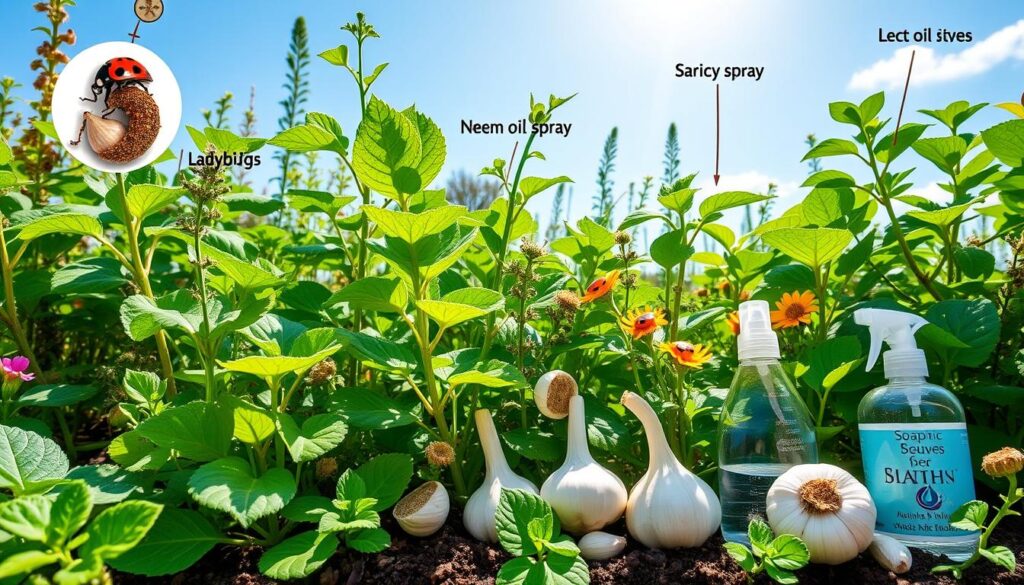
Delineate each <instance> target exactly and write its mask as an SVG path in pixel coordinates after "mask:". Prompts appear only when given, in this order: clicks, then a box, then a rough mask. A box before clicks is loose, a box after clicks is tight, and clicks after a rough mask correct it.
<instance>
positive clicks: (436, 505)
mask: <svg viewBox="0 0 1024 585" xmlns="http://www.w3.org/2000/svg"><path fill="white" fill-rule="evenodd" d="M450 507H451V503H450V501H449V498H448V490H446V489H445V488H444V485H442V484H441V482H438V481H428V482H426V483H424V484H423V485H421V486H419V487H417V488H416V489H414V490H412V491H411V492H409V493H408V494H406V495H405V497H404V498H402V499H401V500H399V501H398V503H397V504H395V508H394V510H393V511H392V512H391V514H392V515H393V516H394V517H395V520H397V521H398V525H399V526H401V527H402V530H404V531H406V532H407V533H409V534H411V535H412V536H430V535H431V534H433V533H435V532H437V531H438V530H440V529H441V527H442V526H444V522H445V520H447V519H448V511H449V509H450Z"/></svg>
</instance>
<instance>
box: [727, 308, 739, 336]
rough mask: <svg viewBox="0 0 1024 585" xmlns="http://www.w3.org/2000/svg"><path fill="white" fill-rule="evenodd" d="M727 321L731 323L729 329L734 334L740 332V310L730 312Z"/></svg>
mask: <svg viewBox="0 0 1024 585" xmlns="http://www.w3.org/2000/svg"><path fill="white" fill-rule="evenodd" d="M725 322H726V323H728V324H729V330H730V331H732V334H733V335H739V334H740V312H739V311H733V312H732V313H729V316H728V317H726V318H725Z"/></svg>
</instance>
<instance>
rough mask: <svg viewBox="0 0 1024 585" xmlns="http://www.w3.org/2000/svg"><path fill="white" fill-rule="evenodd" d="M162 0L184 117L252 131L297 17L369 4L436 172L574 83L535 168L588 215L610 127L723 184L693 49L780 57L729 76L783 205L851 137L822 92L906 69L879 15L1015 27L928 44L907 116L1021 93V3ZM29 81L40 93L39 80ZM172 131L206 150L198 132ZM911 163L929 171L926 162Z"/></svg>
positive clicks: (389, 75) (844, 90) (486, 155)
mask: <svg viewBox="0 0 1024 585" xmlns="http://www.w3.org/2000/svg"><path fill="white" fill-rule="evenodd" d="M165 1H166V4H167V7H166V14H165V16H164V17H163V18H162V19H161V20H160V21H158V22H157V23H155V24H150V25H143V26H142V27H141V29H140V34H141V36H142V38H141V39H140V40H139V41H138V42H140V43H141V44H143V45H145V46H147V47H148V48H150V49H151V50H153V51H155V52H156V53H158V54H159V55H161V56H162V57H163V58H164V60H165V61H166V62H167V63H168V65H170V67H171V69H172V70H174V71H175V73H176V76H177V79H178V83H179V84H180V86H181V88H182V94H183V99H184V108H183V109H184V116H183V118H184V120H183V121H184V122H185V123H188V124H192V125H200V124H201V122H202V119H201V116H200V113H199V111H200V109H201V108H204V107H210V106H211V104H212V103H213V101H214V100H215V99H216V98H218V97H219V96H220V95H221V94H223V93H224V92H225V91H232V92H233V93H234V94H235V96H236V109H235V110H234V111H233V113H234V114H235V117H234V118H233V122H232V125H233V126H234V125H237V123H238V121H239V114H240V111H241V109H242V106H243V104H244V103H245V101H246V100H247V98H248V92H249V88H250V86H255V87H256V101H257V115H258V118H259V122H258V130H259V135H261V136H269V135H272V134H273V133H274V132H275V131H276V129H277V124H276V119H277V117H278V116H279V115H280V108H279V106H278V105H277V102H278V101H279V100H280V99H281V98H282V97H283V89H282V88H281V84H282V81H283V78H284V74H285V64H284V55H285V51H286V49H287V45H288V35H289V32H290V29H291V26H292V23H293V21H294V19H295V17H297V16H299V15H304V16H305V17H306V18H307V23H308V26H309V36H310V46H311V49H312V52H313V53H314V55H315V54H316V53H318V52H320V51H322V50H324V49H328V48H331V47H334V46H336V45H338V44H340V43H348V42H349V41H350V37H349V35H348V33H346V32H344V31H341V30H340V29H339V28H338V27H339V26H340V25H341V24H343V23H345V22H347V21H349V20H351V19H352V18H353V15H354V13H355V12H356V11H357V10H362V11H365V12H366V13H367V18H368V19H369V21H370V22H372V23H373V24H374V25H375V26H376V28H377V30H378V32H379V33H380V34H381V36H382V38H381V39H378V40H374V41H371V42H370V43H369V44H368V47H367V60H368V62H369V63H371V64H375V63H378V62H382V61H388V62H389V63H390V66H389V68H388V69H387V71H386V72H385V73H384V74H383V76H382V77H381V79H380V81H379V82H378V83H377V84H376V86H375V92H376V93H377V94H378V95H379V96H380V97H382V98H383V99H384V100H385V101H388V102H389V103H391V104H393V105H395V106H398V107H404V106H407V105H409V104H412V103H415V104H416V105H417V107H418V108H419V109H420V110H421V111H423V112H425V113H426V114H428V115H429V116H431V117H432V118H434V120H435V121H436V122H437V123H438V124H439V125H440V126H441V128H442V130H443V131H444V132H445V134H446V136H447V141H448V159H447V163H446V165H445V168H444V170H443V171H442V174H441V177H440V180H443V179H444V178H446V177H447V176H448V175H449V174H450V173H451V172H453V171H455V170H457V169H460V168H462V169H467V170H470V171H473V172H475V171H477V170H479V169H480V168H481V167H482V166H484V165H487V164H489V163H490V161H491V160H492V159H493V158H494V157H496V156H502V157H507V156H508V154H509V152H510V151H511V149H512V145H513V144H514V142H515V140H516V138H517V137H514V136H470V135H460V133H459V123H460V120H461V119H464V118H466V119H470V118H471V119H473V120H476V121H507V120H514V119H518V118H520V117H521V116H522V115H523V114H524V113H525V112H526V108H527V106H528V100H529V94H530V92H534V93H535V94H537V95H540V96H547V95H548V94H549V93H554V94H557V95H567V94H571V93H574V92H578V93H579V96H578V97H577V98H576V99H574V100H573V101H572V102H570V103H569V104H568V105H566V106H564V108H563V110H562V111H561V112H560V113H559V118H560V119H561V120H563V121H566V122H571V123H572V124H573V128H572V133H571V135H570V136H569V137H568V138H559V137H551V138H545V139H543V140H541V141H538V143H537V146H538V148H539V149H540V150H542V151H543V152H544V153H545V155H547V161H546V162H533V163H531V164H532V167H531V168H530V169H528V174H532V175H538V176H555V175H568V176H570V177H572V178H573V179H574V180H575V181H576V188H575V191H576V193H575V198H574V209H573V210H572V214H573V216H574V217H580V216H582V215H585V214H586V213H588V212H589V207H590V198H591V196H592V194H593V193H594V192H595V186H594V181H595V175H596V166H597V162H598V158H599V156H600V152H601V146H602V143H603V141H604V138H605V136H606V135H607V134H608V132H609V130H610V129H611V128H612V127H613V126H618V128H619V134H620V139H619V157H618V161H617V165H616V169H615V173H614V175H613V178H614V180H615V185H616V191H617V192H621V191H624V190H625V188H626V187H627V185H628V183H629V182H630V181H637V182H639V180H640V179H641V178H642V177H643V176H644V175H654V176H655V177H658V176H660V175H661V166H662V165H661V160H662V150H663V144H664V139H665V131H666V129H667V126H668V124H669V122H672V121H674V122H676V123H677V124H678V125H679V128H680V131H681V139H682V159H683V162H682V169H683V170H684V172H694V171H699V172H700V173H701V177H702V178H703V180H704V181H707V182H710V176H711V175H712V173H713V169H714V158H713V157H714V83H712V82H710V81H707V80H681V79H677V78H675V77H674V75H673V74H674V67H675V64H676V63H678V62H682V63H686V64H698V63H705V64H714V65H726V66H728V65H743V66H763V67H765V73H764V77H763V78H762V80H761V81H759V82H752V81H721V84H722V87H721V92H722V118H723V120H722V147H721V148H722V162H721V173H722V175H723V179H722V186H723V188H726V189H727V188H743V189H763V184H764V183H767V181H768V180H773V181H775V182H777V183H779V184H780V185H782V194H783V196H784V198H783V199H784V201H783V202H781V206H782V207H785V206H788V204H789V203H792V202H795V201H798V200H799V199H800V197H801V193H800V191H799V190H798V189H797V185H799V184H800V182H801V181H802V179H803V177H804V176H805V175H806V172H807V169H806V166H805V165H804V164H802V163H801V162H800V159H801V158H802V156H803V154H804V153H805V151H806V147H805V145H804V144H803V140H804V138H805V137H806V135H807V134H808V133H809V132H814V133H816V134H817V135H818V136H819V138H825V137H829V136H843V135H845V134H846V131H845V130H844V129H843V128H841V127H839V126H838V125H837V124H835V123H833V122H832V121H831V120H830V119H829V117H828V111H827V103H828V102H829V101H834V100H857V101H859V100H860V99H862V98H863V97H865V96H866V95H868V94H870V93H873V91H871V90H869V89H868V87H869V86H871V85H872V84H874V85H881V86H882V88H884V89H889V88H888V87H887V86H886V82H887V81H886V80H887V79H890V78H891V77H892V75H891V73H892V70H899V69H900V68H901V67H902V68H904V69H905V66H903V65H902V61H903V60H904V59H903V58H902V57H901V55H899V54H897V55H895V56H894V52H895V51H896V50H897V49H899V48H900V47H903V46H905V45H893V44H880V43H879V42H878V40H877V35H878V33H877V31H878V28H879V27H883V28H885V29H887V30H888V29H904V28H909V29H911V30H915V29H919V28H922V27H925V26H932V27H934V28H938V27H946V28H950V29H954V30H964V31H970V32H972V33H973V35H974V39H975V42H974V43H973V44H974V45H978V44H979V43H981V42H983V41H985V39H987V38H989V37H990V36H991V35H993V33H996V32H997V31H1000V30H1002V29H1006V28H1007V27H1011V26H1014V25H1017V28H1016V29H1015V30H1011V31H1009V32H1006V31H1004V33H1003V34H1002V37H999V38H997V39H996V40H995V41H992V42H990V43H989V44H988V45H986V46H985V47H983V49H984V50H982V51H975V54H971V53H966V54H962V55H952V57H950V54H954V53H960V52H961V51H964V49H968V48H969V47H970V46H971V45H966V44H953V45H945V44H932V45H928V46H927V47H926V48H925V49H926V50H925V54H923V55H922V53H921V52H920V51H919V56H918V57H919V62H920V63H921V74H922V79H923V80H924V83H920V84H916V85H915V86H913V87H912V88H911V91H910V95H909V98H908V103H907V110H908V112H911V113H910V114H909V118H910V119H919V118H921V116H920V115H919V114H916V112H915V110H917V109H920V108H933V107H942V106H944V105H946V104H947V103H949V102H950V101H952V100H955V99H967V100H970V101H971V102H978V101H987V102H992V103H997V102H1004V101H1011V100H1016V99H1018V97H1019V96H1020V93H1021V91H1022V89H1024V84H1022V82H1021V80H1022V79H1024V76H1022V72H1024V31H1022V30H1021V29H1024V22H1022V20H1021V19H1022V18H1024V10H1022V7H1021V5H1020V2H1019V1H1018V0H1003V1H988V2H984V3H983V4H982V3H971V4H970V5H968V4H965V3H963V2H959V1H954V0H946V1H943V2H937V1H926V0H904V1H901V2H891V1H878V0H871V1H860V2H847V3H840V2H834V1H830V2H821V1H811V0H803V1H792V0H789V1H782V0H759V1H753V0H748V1H742V2H741V1H735V0H734V1H719V2H681V1H668V0H666V1H654V0H634V1H629V2H627V1H612V0H560V1H558V2H551V1H546V2H545V1H540V0H522V1H519V2H501V3H498V2H480V1H470V0H458V1H446V2H424V1H422V0H420V1H415V0H387V1H376V2H369V1H362V2H351V1H338V2H326V1H323V0H292V1H289V2H279V1H273V2H271V1H268V0H252V1H249V2H242V1H240V0H232V1H222V2H206V1H203V2H201V1H199V0H165ZM14 4H15V3H14V2H13V0H4V6H3V9H2V10H3V16H4V20H5V21H6V26H5V27H4V28H5V34H4V35H3V36H2V37H0V75H10V76H14V77H16V78H18V79H19V80H20V81H22V82H23V83H24V84H25V85H26V86H30V82H31V79H32V75H31V73H30V72H29V70H28V63H29V61H30V60H31V59H32V58H33V56H34V47H35V45H36V44H37V43H38V40H39V35H38V33H34V32H31V31H30V29H31V28H32V27H34V26H37V25H38V24H40V19H39V15H38V14H37V13H35V12H34V11H33V10H32V8H31V4H32V3H31V2H29V1H28V0H19V1H18V2H17V6H15V5H14ZM131 4H132V2H130V1H129V0H119V1H117V2H113V1H107V0H103V1H101V0H79V6H77V7H75V8H72V9H71V22H70V25H71V27H72V28H74V29H75V31H76V32H77V33H78V38H79V41H78V45H76V47H74V48H73V50H72V51H71V52H72V53H76V52H77V51H79V50H81V49H83V48H85V47H87V46H89V45H92V44H94V43H98V42H103V41H108V40H127V33H128V32H130V31H131V29H132V27H133V26H134V25H135V17H134V14H133V12H132V9H131ZM922 57H925V59H923V60H922ZM944 57H945V58H946V60H945V61H942V59H943V58H944ZM887 60H892V61H893V62H892V63H886V61H887ZM876 64H877V65H876ZM873 65H875V66H876V72H875V73H874V74H866V75H867V76H868V77H869V78H871V79H868V80H867V81H865V80H864V77H863V76H862V77H861V78H860V81H859V82H858V83H857V84H853V85H851V80H852V79H853V78H854V74H855V73H857V72H858V71H864V70H868V69H869V68H871V67H872V66H873ZM886 71H888V72H889V73H890V75H889V76H888V77H887V76H886ZM944 72H949V74H945V73H944ZM311 73H312V85H311V92H312V93H311V97H310V100H309V103H308V104H307V105H306V109H307V110H311V111H325V112H328V113H331V114H332V115H334V116H336V117H337V118H338V119H339V120H340V121H341V123H342V125H343V127H344V128H345V129H346V130H347V131H348V132H349V133H351V134H353V135H354V132H355V124H356V120H357V114H358V97H357V94H356V91H355V87H354V84H353V82H352V80H351V78H350V77H349V76H348V74H347V72H345V71H343V70H341V69H338V68H335V67H332V66H330V65H328V64H327V63H326V62H323V61H322V60H320V59H319V58H316V57H314V60H313V65H312V70H311ZM897 77H898V75H897ZM872 79H874V81H872ZM855 86H856V87H855ZM29 89H30V87H29ZM21 91H22V92H23V93H22V95H23V96H24V97H31V94H29V93H28V92H27V91H26V88H22V90H21ZM888 98H889V99H888V103H887V106H886V110H885V112H884V113H885V114H886V115H891V116H892V117H895V115H896V109H897V108H898V101H899V91H898V90H892V91H891V93H889V96H888ZM1005 118H1006V115H1005V113H1004V112H1002V111H1000V110H995V109H987V110H985V111H984V112H982V113H981V114H979V115H978V116H977V118H976V125H974V126H972V129H979V128H985V127H987V126H989V125H991V124H994V123H996V122H998V121H1001V120H1003V119H1005ZM175 145H176V148H180V147H185V148H188V147H191V143H190V142H189V141H188V138H187V136H186V134H185V133H184V130H183V129H182V131H181V132H180V133H179V136H178V139H177V141H176V143H175ZM269 155H270V152H269V151H264V156H263V166H262V167H260V168H259V169H258V170H257V171H256V173H255V175H254V177H255V179H256V184H257V187H256V190H257V191H259V190H261V188H262V184H264V183H265V182H266V181H267V180H268V179H269V178H270V177H272V176H273V174H274V165H273V161H272V159H271V157H270V156H269ZM914 163H915V164H916V166H918V167H919V168H921V169H922V170H923V169H925V166H926V165H927V164H928V163H925V162H923V161H914ZM908 164H909V163H908ZM858 173H859V175H858V176H863V174H862V171H859V170H858ZM937 178H938V177H937V176H936V175H935V174H933V173H931V172H922V173H921V174H920V176H919V182H920V183H921V184H922V190H923V191H924V192H927V193H934V192H935V190H934V189H933V188H928V187H925V186H924V185H926V184H927V183H928V182H930V181H934V180H935V179H937ZM533 205H535V211H536V212H537V213H539V214H540V215H541V216H542V217H546V215H547V214H548V213H549V208H550V198H549V197H548V196H542V197H538V198H537V199H536V200H535V201H534V202H533ZM622 214H623V212H622V211H620V212H619V213H618V214H617V217H618V218H621V217H622Z"/></svg>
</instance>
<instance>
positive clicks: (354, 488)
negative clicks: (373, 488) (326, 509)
mask: <svg viewBox="0 0 1024 585" xmlns="http://www.w3.org/2000/svg"><path fill="white" fill-rule="evenodd" d="M334 495H335V496H336V497H337V498H338V500H340V501H355V500H359V499H362V498H365V497H366V482H365V481H363V478H362V477H361V476H360V475H359V474H358V473H356V472H355V470H354V469H346V470H345V473H342V474H341V477H339V478H338V484H337V485H336V486H335V489H334Z"/></svg>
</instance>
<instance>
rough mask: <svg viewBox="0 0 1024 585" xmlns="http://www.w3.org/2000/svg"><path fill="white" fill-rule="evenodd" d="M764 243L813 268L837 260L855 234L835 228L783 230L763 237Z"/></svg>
mask: <svg viewBox="0 0 1024 585" xmlns="http://www.w3.org/2000/svg"><path fill="white" fill-rule="evenodd" d="M761 239H762V240H764V243H766V244H768V245H769V246H771V247H773V248H775V249H776V250H778V251H780V252H782V253H783V254H785V255H787V256H789V257H790V258H792V259H793V260H796V261H797V262H800V263H801V264H804V265H806V266H810V267H811V268H816V267H819V266H821V265H823V264H825V263H826V262H830V261H832V260H834V259H836V258H837V257H838V256H839V255H840V254H842V253H843V250H845V249H846V246H847V245H849V243H850V241H851V240H853V234H851V233H850V232H849V231H847V230H841V229H833V228H782V229H777V230H772V231H770V232H767V233H765V234H764V235H763V236H761Z"/></svg>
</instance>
